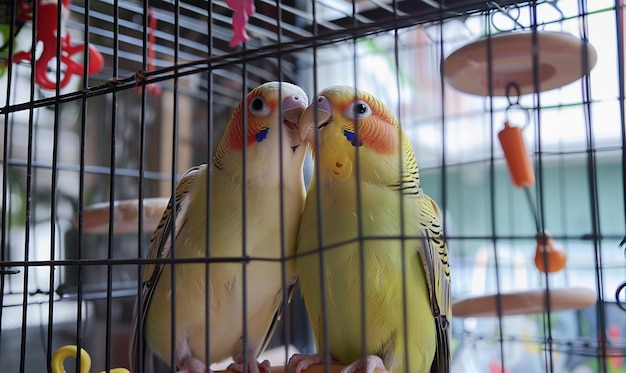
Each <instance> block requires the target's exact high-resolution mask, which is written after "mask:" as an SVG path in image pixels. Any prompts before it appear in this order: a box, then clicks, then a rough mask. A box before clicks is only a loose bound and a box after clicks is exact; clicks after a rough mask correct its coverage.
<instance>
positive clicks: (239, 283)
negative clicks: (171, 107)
mask: <svg viewBox="0 0 626 373" xmlns="http://www.w3.org/2000/svg"><path fill="white" fill-rule="evenodd" d="M307 103H308V99H307V97H306V94H305V93H304V91H303V90H302V89H301V88H300V87H298V86H296V85H293V84H289V83H286V82H281V83H279V82H269V83H265V84H263V85H260V86H259V87H257V88H255V89H253V90H252V91H250V92H249V93H248V95H247V98H246V99H245V100H242V102H241V103H240V104H239V106H238V107H237V108H236V109H235V111H234V113H233V114H232V116H231V118H230V121H229V123H228V125H227V127H226V130H225V134H224V136H223V138H222V140H221V143H220V145H219V147H218V149H217V151H216V154H215V156H214V158H213V164H212V165H210V166H207V165H201V166H198V167H194V168H191V169H190V170H188V171H187V172H186V173H185V175H184V176H183V178H182V179H181V180H180V182H179V183H178V185H177V187H176V193H175V196H174V198H173V200H170V203H169V206H168V207H167V209H166V210H165V212H164V214H163V217H162V219H161V222H160V224H159V225H158V228H157V229H156V231H155V232H154V235H153V237H152V240H151V242H150V251H149V254H148V257H149V258H151V259H157V258H158V259H161V258H165V259H172V260H171V262H175V260H176V259H178V260H182V261H183V262H180V263H175V264H173V265H172V264H170V263H165V261H162V262H155V263H154V264H148V265H146V266H145V270H144V276H143V281H144V285H143V292H142V296H141V297H140V302H138V308H137V314H136V315H135V317H134V330H135V331H134V332H133V338H132V341H131V351H130V354H131V361H132V360H135V359H138V358H139V356H140V355H141V353H140V351H139V348H138V346H139V343H138V342H139V338H142V337H145V338H144V341H145V345H146V346H147V348H148V349H149V350H150V351H151V352H152V353H154V354H155V355H157V356H158V357H159V358H160V359H162V360H163V361H164V362H165V363H166V364H168V365H169V366H172V365H173V364H175V366H176V367H177V369H178V372H186V373H199V372H202V373H204V372H207V371H209V369H208V365H209V364H211V363H215V362H219V361H222V360H224V359H227V358H229V357H233V358H234V361H235V363H234V364H233V365H232V366H231V367H230V368H231V369H234V370H236V371H239V372H241V371H243V367H244V356H245V357H246V359H245V360H246V364H247V366H248V370H247V371H248V372H259V371H261V372H264V371H265V372H266V371H269V362H267V361H265V362H263V363H261V364H258V363H257V361H256V359H257V356H258V355H259V354H260V353H261V351H262V350H263V348H264V347H265V345H266V343H267V342H268V340H269V337H270V335H271V332H272V331H273V326H274V325H275V322H276V320H277V318H278V317H279V316H280V312H281V311H282V308H281V306H282V305H283V299H284V298H283V294H284V293H285V291H284V288H285V286H283V284H285V278H284V277H283V267H282V266H283V265H285V272H284V273H286V280H287V281H288V284H287V285H293V283H295V263H293V261H287V262H285V261H281V260H280V259H281V258H284V257H285V256H289V255H294V254H295V244H296V236H297V231H298V224H299V221H300V216H301V214H302V209H303V207H304V198H305V189H304V179H303V176H302V163H303V161H304V156H305V153H306V146H305V145H304V144H303V143H302V140H301V138H300V132H299V129H298V120H299V118H300V115H301V113H302V112H303V110H304V109H305V108H306V105H307ZM244 113H245V115H244ZM244 118H245V120H246V123H247V125H246V126H244V122H243V121H244ZM244 149H245V151H244ZM244 170H245V171H244ZM207 184H208V185H207ZM244 190H245V192H244ZM209 197H210V198H209ZM244 198H245V199H244ZM244 201H245V204H244V203H243V202H244ZM207 210H208V211H207ZM174 211H175V213H174ZM207 227H208V231H207ZM172 235H174V237H175V239H174V243H175V244H174V245H172ZM207 238H208V243H207ZM229 258H231V259H234V260H230V261H229V260H228V259H229ZM236 258H239V260H238V261H237V260H236ZM255 258H257V259H258V258H262V259H266V260H260V261H258V260H255ZM194 259H196V261H194ZM242 259H244V260H242ZM267 259H270V260H267ZM211 260H214V261H211ZM207 263H210V264H208V265H207ZM207 269H208V274H207ZM244 271H245V273H244ZM244 280H245V283H244ZM172 286H174V288H172ZM244 289H245V293H244ZM207 297H208V302H207ZM244 300H245V303H244ZM207 304H208V309H207ZM244 304H245V311H246V314H245V315H244ZM173 309H174V315H175V317H172V310H173ZM207 313H208V314H207ZM207 322H208V324H207ZM139 325H141V326H142V328H141V329H143V336H142V335H139V333H138V330H139ZM244 330H245V331H244ZM207 333H208V336H207ZM244 335H245V338H244ZM244 340H245V344H244ZM207 341H208V342H209V346H208V349H207V345H206V342H207ZM207 351H208V354H207ZM172 352H173V356H172ZM133 367H136V364H135V363H134V362H133Z"/></svg>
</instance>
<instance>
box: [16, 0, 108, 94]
mask: <svg viewBox="0 0 626 373" xmlns="http://www.w3.org/2000/svg"><path fill="white" fill-rule="evenodd" d="M24 1H25V0H18V1H17V4H18V9H19V11H18V20H20V21H32V20H33V19H32V15H33V10H32V7H30V6H26V5H25V4H24ZM70 1H71V0H61V5H62V8H61V22H60V24H61V27H60V29H61V34H62V36H61V40H60V42H61V56H60V58H61V64H62V65H64V66H65V72H64V73H62V74H61V78H60V79H61V81H60V82H58V84H59V86H60V87H61V88H64V87H65V86H66V85H67V83H68V82H69V80H70V78H71V77H72V75H73V74H76V75H79V76H82V74H83V64H81V63H79V62H76V61H74V60H73V59H72V57H73V56H74V55H76V54H79V53H80V54H82V52H83V49H84V46H85V45H84V44H75V45H72V42H71V40H70V34H69V33H68V32H66V31H65V27H64V26H65V22H66V21H67V18H68V17H69V7H70ZM58 7H59V2H58V1H55V0H52V1H51V0H37V22H36V23H37V26H36V27H37V30H36V36H37V40H36V42H35V45H33V46H32V47H31V48H36V46H37V45H38V44H39V43H40V42H41V44H42V51H41V55H40V56H39V57H38V58H37V60H36V61H35V63H34V66H33V68H34V69H35V82H36V83H37V84H38V85H39V86H40V87H41V88H44V89H50V90H53V89H56V86H57V82H56V81H52V80H50V79H49V77H48V66H49V65H50V62H51V61H52V60H53V59H55V58H56V57H57V55H56V52H57V35H58V30H57V24H58V22H57V17H56V15H57V14H58ZM88 48H89V56H88V57H89V65H88V66H87V73H88V74H89V75H93V74H95V73H97V72H99V71H100V70H102V67H103V66H104V58H103V57H102V54H100V52H99V51H98V50H97V49H96V48H95V47H94V46H92V45H88ZM31 54H32V50H31V51H21V52H17V53H15V55H14V56H13V63H19V62H21V61H28V62H30V60H31Z"/></svg>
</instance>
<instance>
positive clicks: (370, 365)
mask: <svg viewBox="0 0 626 373" xmlns="http://www.w3.org/2000/svg"><path fill="white" fill-rule="evenodd" d="M376 369H382V370H386V369H387V368H385V363H383V361H382V360H381V358H380V357H378V356H376V355H368V356H366V357H364V358H363V359H359V360H357V361H355V362H354V363H352V364H350V365H348V366H347V367H345V368H343V369H342V370H341V373H356V372H359V371H362V372H363V373H374V371H375V370H376Z"/></svg>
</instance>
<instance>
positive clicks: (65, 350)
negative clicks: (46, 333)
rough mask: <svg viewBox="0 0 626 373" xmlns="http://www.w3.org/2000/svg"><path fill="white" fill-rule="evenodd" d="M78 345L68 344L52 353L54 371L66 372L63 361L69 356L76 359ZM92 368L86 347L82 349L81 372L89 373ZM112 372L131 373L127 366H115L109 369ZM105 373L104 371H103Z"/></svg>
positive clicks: (58, 372)
mask: <svg viewBox="0 0 626 373" xmlns="http://www.w3.org/2000/svg"><path fill="white" fill-rule="evenodd" d="M77 350H78V347H76V346H74V345H66V346H63V347H61V348H59V349H58V350H56V351H55V352H54V355H52V361H51V362H52V373H66V372H65V368H64V367H63V361H65V359H67V358H68V357H73V358H74V359H76V351H77ZM89 369H91V357H90V356H89V354H88V353H87V351H85V350H84V349H82V348H81V349H80V373H89ZM109 372H110V373H130V371H129V370H128V369H126V368H114V369H111V370H110V371H109ZM101 373H103V372H101Z"/></svg>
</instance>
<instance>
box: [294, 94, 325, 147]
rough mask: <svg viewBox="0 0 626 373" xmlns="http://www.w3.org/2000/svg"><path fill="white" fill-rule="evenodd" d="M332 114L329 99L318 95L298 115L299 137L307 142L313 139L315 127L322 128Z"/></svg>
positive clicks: (311, 141)
mask: <svg viewBox="0 0 626 373" xmlns="http://www.w3.org/2000/svg"><path fill="white" fill-rule="evenodd" d="M332 114H333V109H332V106H331V105H330V101H328V99H327V98H326V97H324V96H318V97H317V98H316V99H315V101H313V103H311V105H309V107H307V108H306V109H305V110H304V112H303V113H302V116H301V117H300V138H301V139H302V140H303V141H305V142H308V143H313V142H314V141H315V129H316V128H322V127H324V126H325V125H326V124H328V122H329V121H330V119H331V117H332Z"/></svg>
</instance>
